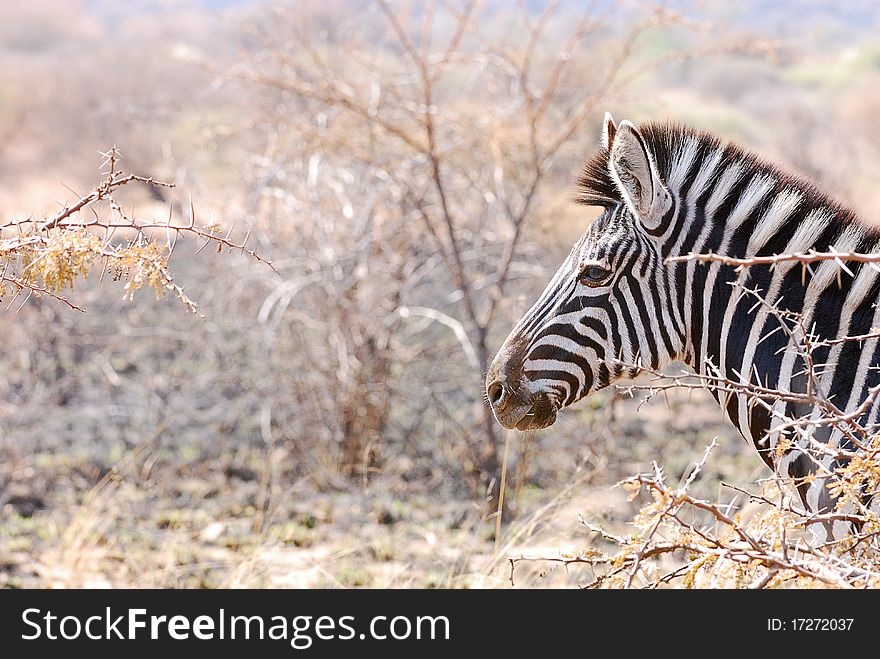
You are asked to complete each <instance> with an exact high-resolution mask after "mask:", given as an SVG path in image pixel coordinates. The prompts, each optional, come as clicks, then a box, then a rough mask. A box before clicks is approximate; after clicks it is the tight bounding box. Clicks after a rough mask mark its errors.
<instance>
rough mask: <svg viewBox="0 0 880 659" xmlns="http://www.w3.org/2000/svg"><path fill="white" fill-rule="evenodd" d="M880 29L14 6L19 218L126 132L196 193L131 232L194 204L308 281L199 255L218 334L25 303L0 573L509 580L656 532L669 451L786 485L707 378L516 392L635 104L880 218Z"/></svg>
mask: <svg viewBox="0 0 880 659" xmlns="http://www.w3.org/2000/svg"><path fill="white" fill-rule="evenodd" d="M878 34H880V8H878V7H877V6H876V3H873V2H869V1H867V0H865V1H864V2H859V1H853V2H847V3H838V4H837V5H835V6H832V5H831V4H829V3H825V2H819V1H815V2H813V1H808V0H801V1H795V0H791V1H789V2H770V1H769V0H768V1H759V0H756V1H754V2H700V1H698V0H692V1H686V0H681V1H674V0H671V1H670V2H647V1H645V2H642V1H638V0H631V1H630V0H622V1H620V2H611V1H609V0H595V1H592V2H587V1H585V2H575V1H573V0H560V1H554V0H550V1H549V2H547V1H545V0H519V1H516V0H510V1H506V0H482V1H480V2H468V1H467V0H437V1H436V2H415V1H412V2H409V1H401V0H396V1H392V2H387V3H386V2H378V1H376V0H322V1H321V2H311V1H307V0H302V1H296V0H291V1H289V2H268V1H267V2H260V1H245V0H132V1H130V2H125V3H120V2H112V1H111V0H28V1H24V0H3V2H0V215H2V217H3V218H4V220H9V219H21V218H26V217H29V216H41V215H43V214H46V213H52V212H55V211H57V210H58V209H59V208H60V207H61V206H63V205H64V204H65V203H70V202H72V201H74V200H75V199H76V198H77V197H78V196H79V195H80V194H82V193H84V192H86V191H87V190H89V189H91V187H92V186H93V185H94V184H95V183H96V182H97V181H98V180H99V174H98V169H99V165H100V163H101V156H100V155H99V151H106V150H107V149H108V148H109V147H110V146H112V145H114V144H115V145H117V146H118V148H119V149H120V151H121V153H122V158H123V162H122V164H123V166H124V167H125V168H126V169H128V170H130V171H134V172H136V173H138V174H142V175H145V176H149V175H152V176H156V177H157V178H161V179H164V180H167V181H172V182H174V183H175V184H176V187H175V188H174V189H171V190H165V189H156V188H153V189H148V188H146V187H143V188H132V187H129V188H127V189H126V190H125V191H124V194H123V193H120V195H121V196H120V199H124V201H125V204H124V205H125V207H126V209H130V211H131V213H132V214H135V215H137V216H139V217H144V218H148V219H149V218H151V217H157V218H162V217H167V216H168V215H169V212H170V213H172V214H174V215H180V217H185V216H186V214H188V213H189V212H190V204H192V208H193V209H194V211H195V213H196V214H197V216H198V217H199V218H201V219H205V218H212V219H213V220H215V221H217V222H219V223H221V224H222V225H223V226H224V227H229V226H231V225H232V224H233V223H235V226H236V229H235V231H236V232H241V233H242V234H243V233H244V232H245V231H247V230H249V229H250V230H251V238H250V243H249V244H250V246H251V247H253V248H255V249H256V250H257V251H258V252H259V253H260V254H261V255H262V256H265V257H267V258H269V259H271V261H272V263H273V265H274V267H275V271H273V270H272V269H271V268H268V267H266V266H265V265H263V264H261V263H258V262H255V261H254V260H253V259H250V258H248V257H247V256H241V255H237V254H232V255H230V254H215V253H213V252H212V250H205V251H201V252H198V245H197V244H194V243H193V244H187V243H182V244H180V245H178V247H177V249H176V250H175V252H174V254H173V257H172V266H173V268H174V270H175V272H176V273H177V275H178V281H179V282H180V283H182V284H183V285H184V286H185V289H186V291H187V293H188V294H189V295H190V297H192V298H194V299H195V300H196V301H197V302H198V303H199V307H200V313H199V314H198V315H190V314H187V313H185V311H184V310H183V309H182V308H181V307H180V305H179V304H178V303H177V302H176V301H175V300H173V299H169V300H158V301H157V300H156V299H154V298H153V297H152V296H151V295H149V294H148V293H142V294H139V296H137V297H135V299H134V300H133V301H125V300H123V299H122V297H123V295H122V290H121V289H120V287H119V286H118V285H114V284H113V283H112V282H103V281H100V280H99V277H98V276H97V274H96V275H94V276H92V277H90V279H89V280H88V281H87V282H82V283H81V285H80V286H79V287H78V288H77V289H76V290H74V291H71V292H69V297H70V299H71V300H72V301H74V302H76V303H77V304H78V305H79V306H81V307H83V308H85V309H86V311H87V313H85V314H83V313H79V312H76V311H73V310H71V309H69V308H67V307H66V306H64V305H62V304H59V303H58V302H56V301H53V300H51V299H48V298H42V299H36V298H31V299H29V300H28V301H27V302H26V303H25V304H24V305H23V306H21V305H20V304H18V303H16V304H14V305H12V306H7V305H4V307H3V310H2V312H0V337H2V341H0V585H3V586H7V587H20V586H37V587H43V586H56V587H57V586H149V587H220V586H251V587H261V586H281V587H284V586H295V587H315V586H322V587H337V586H346V587H356V586H360V587H419V588H421V587H474V586H491V587H509V586H510V581H509V579H508V577H509V569H508V564H507V558H508V557H510V556H514V555H520V554H524V553H525V554H529V553H534V554H553V553H556V554H557V555H558V553H559V552H560V551H561V552H578V551H581V550H584V549H585V548H588V547H590V546H591V545H592V544H593V543H597V542H600V540H598V539H597V538H596V537H595V534H594V533H591V532H590V531H589V529H588V528H587V527H586V526H585V525H584V524H582V523H581V522H580V521H579V520H580V518H582V519H583V520H585V521H587V522H588V523H591V524H601V525H603V526H605V527H606V528H609V529H612V530H616V531H617V532H625V531H626V529H627V528H628V525H627V524H628V520H629V519H631V517H632V515H633V513H634V511H635V510H637V509H638V504H639V502H638V501H632V502H631V501H628V500H627V498H626V496H625V493H623V492H622V491H621V489H620V488H614V487H613V486H614V484H615V483H616V482H617V481H618V480H619V479H621V478H623V477H626V476H628V475H630V474H633V473H635V472H638V471H642V470H647V469H650V467H651V462H652V461H654V460H656V461H658V462H660V463H661V464H662V465H663V467H664V468H665V471H666V473H667V475H669V476H670V477H671V478H670V480H673V481H674V480H675V479H676V478H678V477H679V476H680V475H681V474H683V473H685V472H686V470H687V469H688V467H689V466H690V465H692V464H693V462H694V461H695V460H696V459H698V457H699V456H700V454H701V453H702V450H703V448H704V447H705V446H706V445H707V444H708V443H709V442H710V441H711V440H712V438H713V437H719V438H720V443H721V446H720V448H719V449H718V450H717V451H716V453H715V454H714V455H713V457H712V459H711V461H710V462H709V464H708V465H707V467H706V468H705V470H704V471H703V473H702V475H701V477H700V482H699V483H698V484H697V486H696V487H698V488H700V489H699V491H701V492H703V493H705V494H706V495H707V496H712V497H717V496H718V495H719V492H720V488H721V482H722V481H726V482H733V483H738V484H740V485H748V484H749V483H754V482H755V481H756V480H758V479H761V478H764V477H766V476H768V475H769V471H768V470H766V468H765V467H764V466H763V463H762V462H761V461H760V459H759V458H758V456H757V455H756V454H755V452H754V451H753V450H752V449H751V448H750V447H749V446H748V445H747V444H746V443H745V442H744V441H743V440H742V439H741V438H740V437H739V436H738V435H735V432H734V431H733V429H732V428H730V427H728V425H726V423H725V422H724V421H723V419H722V417H721V412H720V410H719V409H718V408H717V406H716V405H715V404H714V403H713V402H712V400H711V398H710V397H709V396H708V395H706V396H705V397H703V396H698V395H697V394H692V395H691V396H690V397H688V396H685V395H681V396H674V395H670V396H669V397H668V399H667V400H661V401H656V400H655V401H650V402H649V403H647V404H644V405H641V404H640V401H639V400H637V399H636V400H633V399H631V398H628V397H624V396H623V395H622V394H621V393H620V392H618V391H614V390H611V391H605V392H602V393H601V394H598V395H596V396H594V397H592V398H590V399H589V400H587V401H583V402H581V403H580V404H579V405H577V406H576V407H575V408H574V409H571V410H568V411H567V412H565V413H564V414H562V415H561V416H560V419H559V421H558V422H557V423H556V425H554V426H553V427H551V428H550V429H548V430H546V431H542V432H538V433H519V432H506V431H504V430H503V429H502V428H501V427H500V426H498V425H497V424H496V423H495V422H494V421H493V419H492V418H491V415H490V413H489V412H488V408H487V407H486V406H485V404H484V402H483V398H482V385H483V373H484V372H485V370H486V367H487V365H488V363H489V362H490V361H491V359H492V357H493V356H494V353H495V350H496V349H497V348H498V346H499V345H500V343H501V341H502V340H503V339H504V337H505V336H506V334H507V332H508V331H509V330H510V328H511V327H512V326H513V324H514V323H515V322H516V320H517V319H518V318H519V317H520V315H521V314H522V313H523V312H524V311H525V310H526V309H527V308H528V307H529V306H530V304H531V302H532V301H533V300H534V299H535V298H536V296H537V295H538V293H539V292H540V291H541V289H542V288H543V286H544V284H545V283H546V281H547V280H548V279H549V277H550V276H551V275H552V273H553V272H554V271H555V269H556V267H557V265H558V264H559V263H560V262H561V260H562V259H563V258H564V256H565V255H566V254H567V253H568V251H569V249H570V247H571V244H572V243H573V242H574V241H575V240H576V239H577V237H578V236H579V235H580V234H581V233H582V232H583V231H584V230H585V229H586V227H587V225H588V223H589V222H590V221H591V219H592V218H593V217H595V214H596V213H595V209H590V208H585V207H580V206H576V205H574V204H573V203H571V197H572V195H573V193H574V188H573V180H574V179H575V178H576V176H577V174H578V172H579V168H580V166H581V165H582V163H583V161H584V160H585V159H586V158H587V157H588V156H589V155H590V154H591V153H592V152H593V150H594V149H595V148H596V146H597V143H598V138H599V126H600V121H601V119H602V116H603V113H604V112H605V111H606V110H608V111H611V112H612V114H613V115H614V116H615V118H616V119H617V120H621V119H625V118H628V119H631V120H633V121H644V120H665V119H672V120H675V121H680V122H683V123H687V124H690V125H693V126H695V127H698V128H703V129H708V130H711V131H713V132H716V133H717V134H718V135H720V136H721V137H723V138H728V139H734V140H738V141H740V142H741V143H742V144H743V145H745V146H746V147H748V148H751V149H754V150H757V151H760V152H761V153H762V154H764V155H765V156H767V157H768V158H770V159H772V160H777V161H780V162H783V163H785V165H786V166H787V167H789V168H791V169H793V170H796V171H799V172H802V173H804V174H806V175H808V176H810V177H812V178H813V179H815V180H816V181H818V182H820V183H821V185H822V186H823V187H824V188H825V189H826V190H828V191H829V192H831V193H832V194H833V195H834V196H836V197H838V198H839V199H841V200H843V201H844V202H845V203H846V204H848V205H850V206H851V207H853V208H855V209H856V210H857V211H858V212H859V213H860V214H862V216H864V217H865V218H868V219H870V218H876V217H880V212H878V211H880V131H878V130H877V128H878V123H877V116H878V114H880V91H878V89H880V86H878V83H880V39H878V36H877V35H878ZM181 213H184V215H181ZM502 479H503V483H504V490H503V492H504V505H503V506H499V502H498V499H499V494H500V493H501V482H502ZM724 496H727V498H728V499H730V498H732V497H731V496H730V494H728V495H724ZM499 511H501V514H500V519H499ZM589 578H590V574H589V573H588V571H578V570H576V569H574V567H572V568H571V569H570V570H565V569H564V568H553V566H552V565H548V564H542V563H536V564H523V565H520V566H519V567H517V580H516V585H517V586H533V587H540V586H554V585H562V584H578V583H583V582H584V581H585V580H589Z"/></svg>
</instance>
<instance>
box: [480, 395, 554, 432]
mask: <svg viewBox="0 0 880 659" xmlns="http://www.w3.org/2000/svg"><path fill="white" fill-rule="evenodd" d="M494 412H495V418H496V419H498V422H499V423H500V424H501V425H502V426H504V427H505V428H507V429H508V430H541V429H542V428H546V427H548V426H551V425H553V422H554V421H556V406H555V405H554V404H553V401H551V400H550V397H549V396H547V395H546V394H538V395H536V396H534V397H532V398H531V400H528V401H527V402H526V403H524V404H522V405H519V406H517V407H514V408H513V409H503V410H499V409H495V410H494Z"/></svg>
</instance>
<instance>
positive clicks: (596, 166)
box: [486, 114, 684, 430]
mask: <svg viewBox="0 0 880 659" xmlns="http://www.w3.org/2000/svg"><path fill="white" fill-rule="evenodd" d="M602 147H603V148H602V150H601V151H600V153H599V154H598V155H597V156H596V157H595V158H594V159H593V160H592V161H591V162H590V163H589V164H588V165H587V169H586V170H585V172H584V175H583V177H582V178H586V177H589V178H590V179H592V180H591V181H590V183H589V185H587V186H586V187H587V188H588V189H591V190H593V191H595V190H596V188H597V185H600V184H597V183H596V181H600V182H601V181H604V182H605V186H606V187H607V188H608V190H607V194H604V195H596V193H595V192H594V193H593V194H592V195H590V196H587V197H585V198H584V199H583V201H584V202H586V203H592V204H598V205H602V206H604V207H605V211H604V212H603V213H602V214H601V215H600V216H599V217H598V218H597V219H596V220H595V221H594V222H593V223H592V225H591V226H590V227H589V228H588V229H587V231H586V233H585V234H584V235H583V236H582V237H581V238H580V240H578V241H577V242H576V243H575V245H574V247H573V248H572V250H571V253H570V254H569V255H568V257H567V258H566V259H565V261H564V262H563V264H562V266H561V267H560V268H559V270H558V271H557V272H556V275H555V276H554V277H553V278H552V279H551V280H550V283H549V284H548V285H547V287H546V288H545V289H544V292H543V293H542V294H541V296H540V298H538V301H537V302H535V304H534V305H533V306H532V308H531V309H530V310H529V311H528V312H527V313H526V314H525V316H523V318H522V319H521V320H520V321H519V322H518V323H517V325H516V326H515V327H514V328H513V331H511V333H510V335H509V336H508V337H507V339H506V340H505V341H504V344H503V345H502V346H501V349H500V350H499V352H498V355H497V356H496V357H495V359H494V361H493V363H492V365H491V367H490V368H489V370H488V373H487V377H486V393H487V397H488V401H489V403H490V405H491V406H492V410H493V412H494V413H495V417H496V418H497V419H498V421H499V422H500V423H501V425H503V426H504V427H505V428H517V429H519V430H536V429H540V428H546V427H547V426H549V425H551V424H552V423H553V422H554V421H555V420H556V413H557V412H558V411H559V410H560V409H562V408H563V407H567V406H568V405H571V404H572V403H574V402H576V401H578V400H580V399H581V398H583V397H584V396H587V395H589V394H590V393H592V392H594V391H597V390H598V389H601V388H603V387H607V386H608V385H609V384H611V383H613V382H614V381H616V380H618V379H620V378H622V377H633V376H634V375H636V374H637V372H638V370H639V369H638V368H637V367H636V365H638V364H643V365H648V364H650V365H651V367H653V368H658V367H662V366H663V365H664V364H666V363H668V362H670V361H673V360H674V359H676V358H678V357H679V356H680V355H681V353H682V351H683V350H684V338H683V334H682V332H681V331H679V330H678V329H677V328H676V327H675V325H674V323H673V321H672V312H671V311H670V308H671V307H672V306H673V305H674V304H675V300H676V299H677V292H676V290H674V286H673V285H672V283H671V281H670V279H669V277H668V273H667V272H666V270H667V269H666V267H665V266H664V263H663V258H662V257H661V253H660V249H659V244H658V241H657V238H656V234H657V233H658V227H660V226H661V225H664V226H665V225H668V224H669V222H670V221H671V219H672V216H673V215H674V214H675V207H676V203H675V199H674V198H673V195H672V194H670V192H669V190H668V189H667V187H666V185H665V184H664V182H663V181H662V180H661V177H660V175H659V173H658V168H657V165H656V163H655V158H654V154H652V153H651V151H650V149H649V147H648V145H647V143H646V142H645V140H644V139H642V136H641V135H640V134H639V131H638V129H637V128H636V127H635V126H634V125H633V124H631V123H630V122H628V121H623V122H621V123H620V125H619V126H616V125H615V124H614V121H613V120H612V118H611V116H610V115H608V114H606V115H605V121H604V127H603V130H602ZM582 182H583V181H582ZM600 187H601V185H600Z"/></svg>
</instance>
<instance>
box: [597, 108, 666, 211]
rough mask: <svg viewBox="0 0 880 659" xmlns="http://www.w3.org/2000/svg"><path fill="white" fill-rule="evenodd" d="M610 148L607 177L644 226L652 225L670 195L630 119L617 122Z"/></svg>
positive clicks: (663, 209)
mask: <svg viewBox="0 0 880 659" xmlns="http://www.w3.org/2000/svg"><path fill="white" fill-rule="evenodd" d="M610 151H611V153H610V155H609V158H608V168H609V170H610V173H611V178H612V179H614V182H615V183H616V184H617V187H618V189H619V190H620V192H621V194H622V195H623V198H624V200H625V201H626V204H627V206H629V208H630V210H631V211H632V212H633V213H634V214H635V215H636V216H637V217H638V218H639V219H640V220H641V221H642V223H643V224H645V225H647V226H648V228H655V227H656V226H657V225H658V224H659V223H660V220H661V219H662V217H663V215H664V213H666V211H667V210H668V209H669V205H670V204H671V201H672V196H671V195H670V194H669V191H668V190H667V189H666V186H665V185H663V182H662V181H661V180H660V175H659V174H658V173H657V167H656V165H655V164H654V160H653V158H652V157H651V154H650V152H649V150H648V147H647V145H646V144H645V141H644V140H643V139H642V136H641V135H639V131H638V130H637V129H636V127H635V126H633V125H632V123H630V122H629V121H622V122H620V125H619V126H618V127H617V130H616V131H615V134H614V138H613V141H612V144H611V149H610Z"/></svg>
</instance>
